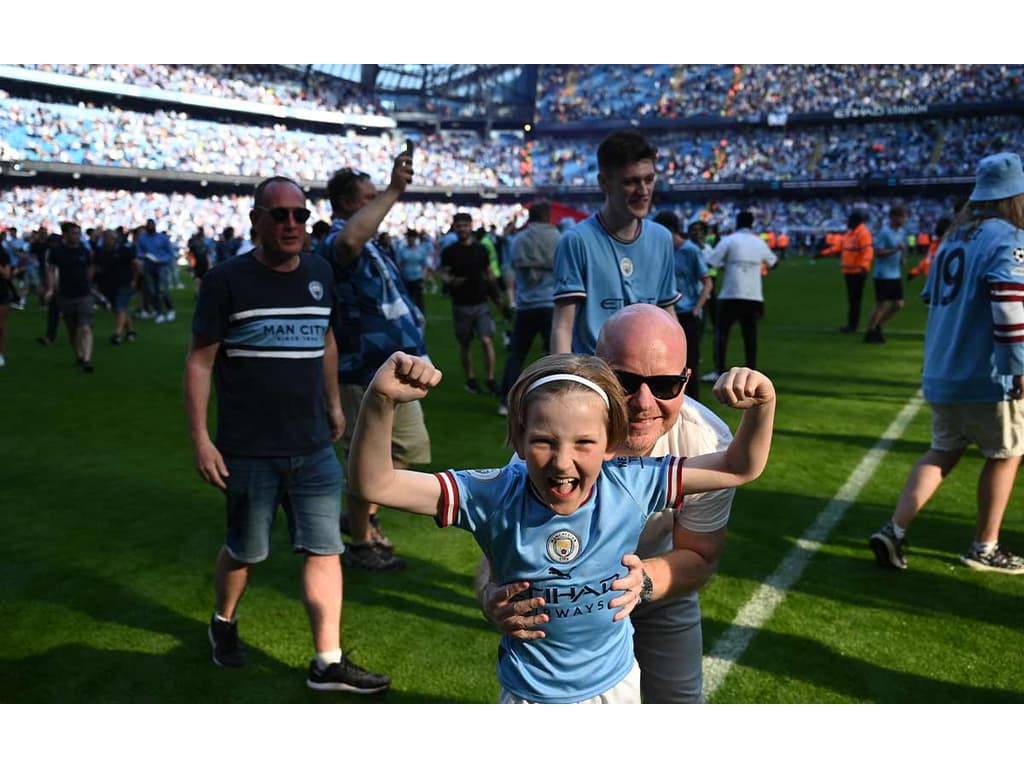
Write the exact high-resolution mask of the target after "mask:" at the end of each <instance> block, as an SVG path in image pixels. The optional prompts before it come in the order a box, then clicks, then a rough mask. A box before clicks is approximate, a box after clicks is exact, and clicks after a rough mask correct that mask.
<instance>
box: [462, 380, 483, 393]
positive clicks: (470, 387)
mask: <svg viewBox="0 0 1024 768" xmlns="http://www.w3.org/2000/svg"><path fill="white" fill-rule="evenodd" d="M465 390H466V391H467V392H469V393H470V394H471V395H482V394H483V391H482V390H481V389H480V385H479V384H477V383H476V379H470V380H469V381H467V382H466V386H465Z"/></svg>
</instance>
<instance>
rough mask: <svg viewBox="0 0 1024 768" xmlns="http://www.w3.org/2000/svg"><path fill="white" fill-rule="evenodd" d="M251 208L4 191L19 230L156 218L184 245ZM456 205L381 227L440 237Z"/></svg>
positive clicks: (240, 229)
mask: <svg viewBox="0 0 1024 768" xmlns="http://www.w3.org/2000/svg"><path fill="white" fill-rule="evenodd" d="M309 206H310V209H311V210H312V211H313V216H312V217H311V219H310V222H309V226H312V224H313V222H315V221H317V220H323V221H330V219H331V210H330V205H329V204H328V203H327V200H326V199H325V198H323V197H319V198H318V197H313V198H311V199H310V201H309ZM251 208H252V196H251V195H222V196H217V195H215V196H212V197H205V198H204V197H196V196H195V195H192V194H179V193H175V194H163V193H159V192H128V191H124V190H120V191H110V190H101V189H67V188H57V187H47V186H32V187H14V188H10V189H5V190H0V227H3V228H10V227H12V226H13V227H15V228H17V230H18V231H19V232H25V233H28V232H32V231H34V230H36V229H38V228H39V227H41V226H43V227H46V228H47V229H48V230H50V231H51V232H52V231H55V230H59V228H60V223H61V222H62V221H75V222H77V223H78V224H79V225H80V226H81V227H82V229H83V230H88V229H92V228H98V227H103V228H106V229H113V228H116V227H119V226H122V227H125V228H128V229H132V228H134V227H136V226H139V225H141V224H143V223H144V222H145V221H146V219H154V220H155V221H157V222H158V225H159V229H160V230H161V231H165V232H167V234H168V235H169V236H170V238H171V240H172V241H173V242H174V243H175V244H176V245H177V246H178V247H180V248H182V249H184V247H185V244H186V243H187V242H188V239H189V238H190V237H192V235H193V234H195V231H196V228H197V227H203V228H204V230H205V232H206V234H207V235H208V236H210V235H213V236H216V235H219V234H220V233H221V232H223V230H224V229H225V228H226V227H232V228H233V229H234V230H235V232H237V233H238V234H239V235H240V236H243V235H246V234H247V233H248V232H249V219H248V214H249V210H250V209H251ZM457 210H459V209H458V207H457V206H456V205H455V204H453V203H434V202H406V203H401V204H398V205H396V206H395V207H394V208H393V209H392V211H391V214H390V215H389V216H388V217H387V218H386V219H385V220H384V223H383V225H382V230H383V231H386V232H389V233H390V234H391V235H392V236H395V237H397V236H399V235H402V234H404V233H405V231H406V230H407V229H415V230H417V231H419V232H425V233H427V234H428V235H429V236H431V237H436V236H438V235H440V234H442V233H443V232H446V231H447V230H448V228H449V227H450V225H451V220H452V216H453V215H454V214H455V212H456V211H457ZM472 212H473V216H474V224H475V226H484V227H487V228H490V227H492V226H493V227H495V228H497V229H499V230H503V229H504V228H505V226H506V225H507V224H508V223H509V222H510V221H514V220H517V219H523V220H525V217H526V213H525V210H524V209H523V208H522V207H521V206H519V205H491V204H484V205H481V206H479V207H477V208H474V209H473V211H472Z"/></svg>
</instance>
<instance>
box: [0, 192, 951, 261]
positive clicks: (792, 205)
mask: <svg viewBox="0 0 1024 768" xmlns="http://www.w3.org/2000/svg"><path fill="white" fill-rule="evenodd" d="M895 203H901V204H903V205H905V206H907V207H908V209H909V211H910V218H909V220H908V228H909V229H908V231H910V232H919V231H924V232H931V231H932V229H933V228H934V225H935V222H936V221H938V219H939V218H940V217H942V216H948V215H949V214H950V213H952V211H953V209H954V207H955V205H956V201H955V200H953V199H952V198H949V199H914V200H903V199H899V198H895V197H894V198H876V197H872V198H871V199H870V201H869V200H850V199H849V198H843V199H839V198H815V199H814V200H783V199H780V198H765V197H758V198H756V199H750V200H743V199H734V200H729V201H718V200H706V201H701V202H692V203H678V204H673V205H671V206H666V207H668V208H669V209H670V210H673V211H674V212H675V213H676V214H677V215H678V216H679V217H680V219H681V220H682V221H683V222H690V221H693V220H695V219H698V218H699V219H703V220H704V221H707V222H708V224H709V225H710V227H711V228H712V230H720V231H722V232H726V231H729V230H730V229H731V228H732V226H733V223H734V222H735V218H736V214H737V213H738V212H739V211H740V210H743V209H750V210H753V211H754V212H755V214H756V217H757V223H756V227H757V229H758V231H768V230H773V231H777V232H787V233H788V234H790V235H791V237H792V239H793V248H794V250H796V249H799V250H802V251H804V252H811V251H814V250H815V244H816V242H817V240H819V239H820V237H821V236H822V235H823V234H824V233H825V232H828V231H833V232H837V231H843V230H844V229H845V225H846V219H847V216H848V215H849V212H850V210H851V208H853V207H856V208H858V209H862V210H865V211H868V212H869V216H870V220H871V221H873V222H879V223H880V222H882V221H884V220H885V215H886V212H887V211H888V208H889V207H890V206H891V205H893V204H895ZM309 205H310V208H311V210H312V211H313V216H312V218H311V219H310V226H312V223H313V222H316V221H330V207H329V205H328V203H327V201H326V200H325V199H323V197H318V196H314V197H312V198H311V199H310V201H309ZM251 206H252V197H251V196H249V195H222V196H216V195H215V196H212V197H205V198H201V197H196V196H194V195H191V194H181V193H175V194H164V193H158V192H128V191H124V190H120V191H111V190H101V189H76V188H58V187H47V186H32V187H13V188H9V189H5V190H3V191H0V227H2V228H7V229H9V228H11V227H14V228H15V229H16V230H17V231H18V232H20V233H22V236H23V237H25V238H26V239H27V238H28V237H29V235H30V233H33V232H36V231H38V230H39V229H40V228H41V227H43V228H46V229H47V230H48V231H50V232H53V231H55V230H57V229H58V228H59V224H60V222H62V221H67V220H71V221H75V222H77V223H78V224H80V225H81V227H82V228H83V230H89V229H101V228H107V229H112V228H116V227H118V226H121V227H125V228H126V229H133V228H134V227H136V226H138V225H139V224H141V223H143V222H144V221H146V219H154V220H155V221H157V222H158V223H159V229H161V230H163V231H166V232H167V233H168V235H169V236H170V238H171V240H172V241H173V242H174V243H175V244H176V246H177V247H178V248H179V252H180V254H181V255H182V256H184V253H185V247H186V243H187V242H188V240H189V238H191V237H192V236H193V235H194V234H195V232H196V230H197V228H200V227H201V228H202V229H203V230H204V233H205V235H206V236H207V237H213V238H216V237H218V236H219V235H220V234H221V233H222V232H223V231H224V230H225V229H226V228H228V227H231V228H232V229H233V230H234V231H235V233H237V236H239V237H242V238H245V237H246V236H247V235H248V233H249V221H248V211H249V210H250V208H251ZM457 210H469V211H470V212H471V214H472V215H473V219H474V227H482V228H484V229H486V230H489V231H494V232H495V233H496V234H497V235H498V236H500V235H502V234H503V233H506V232H509V231H512V230H514V229H516V228H517V227H520V226H522V225H523V224H525V221H526V217H527V212H526V210H525V208H523V207H522V206H521V205H497V204H484V205H481V206H479V207H474V208H472V209H462V208H459V207H457V206H456V205H455V204H453V203H436V202H404V203H399V204H397V205H395V206H394V208H393V209H392V211H391V213H390V214H389V215H388V217H387V218H386V219H385V220H384V222H383V225H382V227H381V229H382V231H384V232H387V233H389V234H390V235H391V237H392V238H393V239H394V240H395V241H396V242H397V241H398V240H399V239H400V238H401V237H402V236H404V234H405V232H406V231H407V230H409V229H414V230H416V231H417V232H421V233H423V234H424V235H425V236H426V237H428V238H430V239H436V238H438V237H439V236H440V235H441V234H443V233H444V232H447V231H448V229H449V227H450V225H451V221H452V216H453V215H454V214H455V212H456V211H457Z"/></svg>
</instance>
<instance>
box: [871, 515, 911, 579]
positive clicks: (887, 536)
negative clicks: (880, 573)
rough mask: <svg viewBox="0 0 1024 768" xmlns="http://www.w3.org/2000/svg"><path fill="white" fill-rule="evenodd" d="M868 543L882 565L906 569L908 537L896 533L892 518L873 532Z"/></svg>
mask: <svg viewBox="0 0 1024 768" xmlns="http://www.w3.org/2000/svg"><path fill="white" fill-rule="evenodd" d="M868 544H870V545H871V551H872V552H874V553H875V560H877V561H878V564H879V565H880V566H882V567H883V568H896V569H898V570H901V571H904V570H906V568H907V558H906V557H905V556H904V554H903V548H904V547H906V546H907V539H906V537H905V536H904V537H900V536H897V535H896V531H894V530H893V527H892V520H890V521H889V522H888V523H886V524H885V525H883V526H882V527H881V528H880V529H879V530H878V531H877V532H875V533H873V534H871V538H870V539H869V540H868Z"/></svg>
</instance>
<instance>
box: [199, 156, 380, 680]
mask: <svg viewBox="0 0 1024 768" xmlns="http://www.w3.org/2000/svg"><path fill="white" fill-rule="evenodd" d="M254 198H255V200H254V206H253V209H252V211H251V212H250V214H249V218H250V220H251V221H252V224H253V228H254V230H255V231H256V233H257V234H258V236H259V238H258V241H259V245H257V246H256V248H255V249H253V250H252V251H250V252H248V253H246V254H243V255H240V256H238V257H236V258H234V259H230V260H229V261H227V262H225V263H223V264H220V265H218V266H216V267H214V268H213V269H211V270H210V271H209V272H208V273H207V275H206V278H205V279H204V280H203V283H202V286H201V288H200V292H199V298H198V301H197V303H196V311H195V317H194V318H193V321H192V333H193V336H192V344H191V347H190V349H189V353H188V357H187V359H186V363H185V407H186V412H187V415H188V422H189V431H190V434H191V436H192V442H193V449H194V455H195V465H196V470H197V471H198V472H199V475H200V477H202V478H203V479H204V480H205V481H206V482H208V483H210V484H211V485H215V486H217V487H218V488H220V489H221V490H223V491H224V492H225V496H226V499H227V518H228V532H227V539H226V542H225V544H224V546H223V547H222V548H221V550H220V553H219V555H218V557H217V564H216V571H215V576H214V581H215V593H216V607H215V609H214V613H213V616H212V618H211V619H210V626H209V630H208V634H209V638H210V643H211V645H212V646H213V661H214V663H216V664H217V665H219V666H229V667H237V666H242V665H243V664H245V663H246V660H247V659H246V656H247V654H246V650H245V646H244V645H243V644H242V642H241V641H240V640H239V637H238V629H237V625H236V616H235V612H236V609H237V607H238V603H239V601H240V600H241V598H242V593H243V592H244V591H245V587H246V584H247V582H248V577H249V569H250V567H251V565H252V564H254V563H258V562H261V561H262V560H265V559H266V558H267V557H268V556H269V554H270V531H271V527H272V525H273V521H274V516H275V513H276V511H277V505H278V501H279V500H280V503H281V504H282V506H283V507H284V510H285V513H286V514H287V516H288V522H289V526H288V529H289V533H290V534H291V539H292V547H293V549H294V551H296V552H300V553H302V554H303V556H304V558H305V560H304V564H303V573H302V587H303V602H304V603H305V605H306V610H307V612H308V613H309V620H310V624H311V626H312V630H313V645H314V647H315V650H316V658H315V659H313V661H312V662H311V663H310V667H309V675H308V677H307V679H306V684H307V685H308V686H309V687H310V688H313V689H315V690H343V691H349V692H352V693H377V692H379V691H383V690H386V689H387V688H388V687H389V686H390V684H391V681H390V679H389V678H388V677H387V676H386V675H380V674H377V673H374V672H369V671H367V670H365V669H362V668H361V667H359V666H357V665H356V664H354V663H353V662H352V661H351V659H349V658H348V656H343V654H342V651H341V626H340V625H341V605H342V575H341V559H340V558H339V557H338V555H339V554H340V553H341V552H343V551H344V546H343V544H342V542H341V533H340V528H339V526H340V518H341V466H340V464H339V463H338V459H337V457H336V456H335V454H334V448H333V445H332V443H333V441H335V440H337V439H338V438H339V437H341V433H342V431H343V430H344V427H345V420H344V417H343V416H342V411H341V402H340V398H339V395H338V380H337V378H336V373H335V371H336V368H337V347H336V346H335V343H334V335H333V333H332V331H331V314H332V308H333V304H334V298H333V294H332V291H331V282H332V275H331V268H330V266H329V265H328V264H327V263H326V262H325V261H324V260H323V259H321V258H319V257H318V256H314V255H312V254H306V255H303V254H302V248H303V245H304V241H305V235H306V227H305V222H306V220H307V219H308V218H309V213H310V212H309V209H308V208H307V207H306V196H305V194H304V193H303V191H302V189H301V188H300V187H299V186H298V185H297V184H296V183H295V182H293V181H291V180H290V179H286V178H283V177H278V176H275V177H273V178H270V179H267V180H266V181H264V182H262V183H261V184H260V185H259V186H258V187H257V188H256V191H255V195H254ZM211 377H212V379H213V383H214V386H215V388H216V393H217V433H216V439H215V440H211V439H210V436H209V433H208V431H207V424H206V412H207V406H208V404H209V395H210V381H211Z"/></svg>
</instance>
